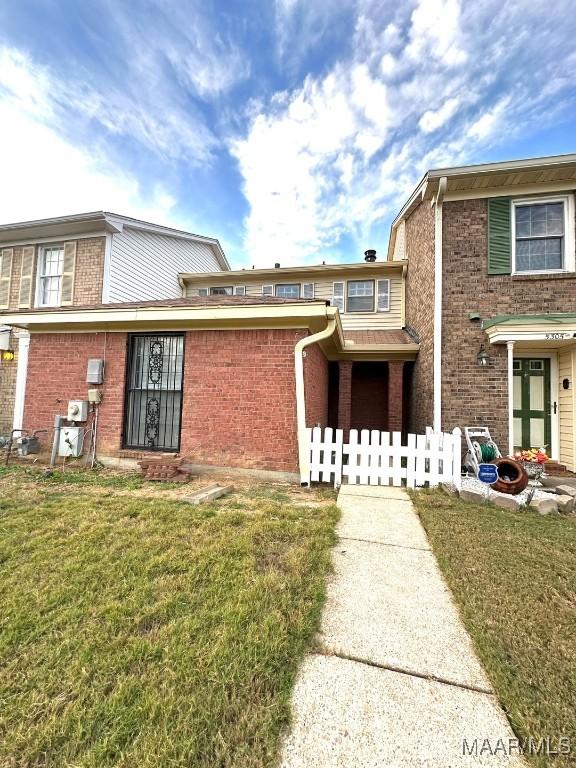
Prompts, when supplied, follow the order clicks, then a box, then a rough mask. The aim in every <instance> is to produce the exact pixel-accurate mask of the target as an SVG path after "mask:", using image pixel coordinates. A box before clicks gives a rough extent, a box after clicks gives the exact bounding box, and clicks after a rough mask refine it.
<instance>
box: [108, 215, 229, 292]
mask: <svg viewBox="0 0 576 768" xmlns="http://www.w3.org/2000/svg"><path fill="white" fill-rule="evenodd" d="M219 269H220V265H219V264H218V260H217V259H216V255H215V253H214V251H213V250H212V248H211V247H210V246H209V245H207V244H205V243H198V242H194V241H193V240H185V239H183V238H179V237H168V236H166V235H160V234H156V233H152V232H144V231H142V230H138V229H131V228H130V227H125V228H124V230H123V232H115V233H114V234H113V235H112V246H111V253H110V269H109V291H108V301H109V302H110V303H112V302H121V301H152V300H154V299H172V298H178V297H180V296H182V289H181V287H180V284H179V282H178V273H179V272H217V271H218V270H219ZM212 284H214V282H213V281H212Z"/></svg>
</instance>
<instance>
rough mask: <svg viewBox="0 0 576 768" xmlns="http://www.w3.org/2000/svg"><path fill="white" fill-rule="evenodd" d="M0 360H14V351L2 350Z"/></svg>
mask: <svg viewBox="0 0 576 768" xmlns="http://www.w3.org/2000/svg"><path fill="white" fill-rule="evenodd" d="M2 360H14V350H12V349H4V350H2Z"/></svg>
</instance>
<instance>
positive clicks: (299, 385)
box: [294, 314, 337, 485]
mask: <svg viewBox="0 0 576 768" xmlns="http://www.w3.org/2000/svg"><path fill="white" fill-rule="evenodd" d="M336 318H337V315H336V314H333V315H331V316H329V317H328V325H327V326H326V328H324V330H323V331H319V332H318V333H314V334H312V336H306V337H305V338H303V339H300V341H299V342H298V343H297V344H296V347H295V348H294V370H295V374H296V424H297V428H298V466H299V468H300V485H309V484H310V446H309V444H308V439H307V435H306V396H305V392H304V350H305V348H306V347H309V346H310V345H311V344H316V343H317V342H319V341H322V340H323V339H327V338H328V337H330V336H332V334H333V333H334V331H335V330H336Z"/></svg>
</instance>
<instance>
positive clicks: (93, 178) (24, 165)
mask: <svg viewBox="0 0 576 768" xmlns="http://www.w3.org/2000/svg"><path fill="white" fill-rule="evenodd" d="M60 91H61V84H60V83H59V82H58V81H56V80H55V79H54V78H52V77H51V76H50V74H49V73H48V72H47V71H46V70H43V69H40V68H37V67H35V66H34V65H33V64H32V63H31V61H30V60H29V59H28V58H27V57H25V56H23V55H22V54H20V53H18V52H15V51H12V50H8V49H3V50H0V125H1V126H2V140H1V141H0V168H2V178H3V180H4V181H5V183H3V184H1V185H0V211H1V212H2V221H3V222H9V221H18V220H30V219H34V218H45V217H50V216H58V215H63V214H69V213H80V212H85V211H93V210H115V211H118V212H120V213H125V214H128V215H130V214H131V215H133V216H136V217H140V218H145V219H151V220H153V221H162V222H168V221H172V223H174V224H176V223H177V222H176V217H175V216H174V214H173V208H174V205H175V202H176V201H175V200H174V199H173V197H172V196H171V195H170V193H169V192H168V191H167V190H166V189H164V188H163V187H162V186H161V185H152V189H148V188H146V189H143V188H142V187H141V186H140V184H139V183H138V181H137V180H136V179H135V178H134V177H133V176H131V175H130V174H128V173H124V172H122V170H120V169H118V167H117V166H113V165H111V164H109V162H108V161H107V160H106V159H105V158H104V157H102V156H101V155H100V153H99V152H98V150H97V148H96V147H95V146H86V147H85V148H82V149H80V148H77V147H74V146H73V145H71V144H70V143H69V142H68V141H67V140H66V139H65V138H64V136H63V135H62V131H61V124H60V122H59V117H58V103H57V99H58V95H59V93H60Z"/></svg>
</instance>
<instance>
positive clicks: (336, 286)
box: [330, 282, 344, 312]
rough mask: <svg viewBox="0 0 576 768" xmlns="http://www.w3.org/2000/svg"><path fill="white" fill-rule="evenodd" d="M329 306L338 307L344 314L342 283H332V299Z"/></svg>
mask: <svg viewBox="0 0 576 768" xmlns="http://www.w3.org/2000/svg"><path fill="white" fill-rule="evenodd" d="M330 304H331V305H332V306H333V307H338V309H339V310H340V312H344V283H343V282H338V283H332V299H331V300H330Z"/></svg>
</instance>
